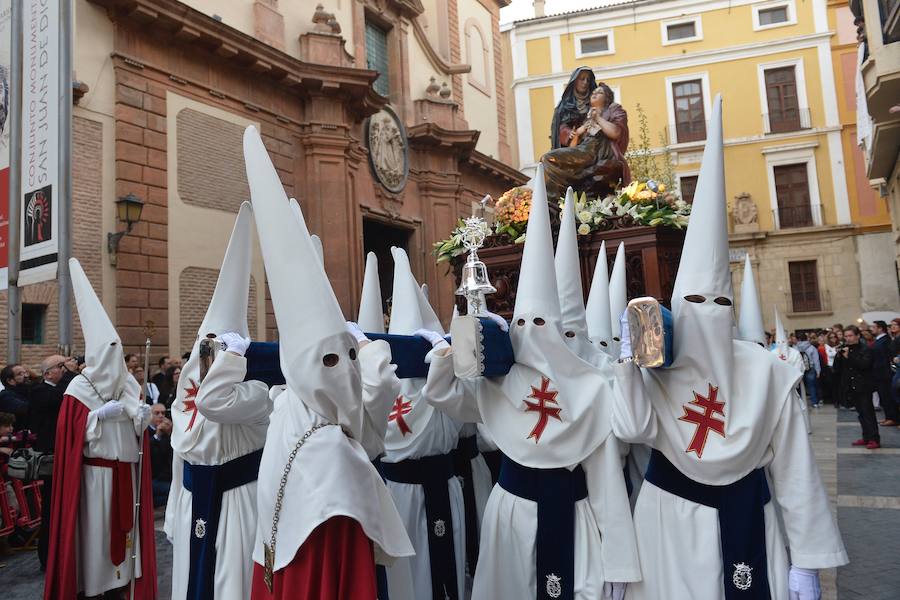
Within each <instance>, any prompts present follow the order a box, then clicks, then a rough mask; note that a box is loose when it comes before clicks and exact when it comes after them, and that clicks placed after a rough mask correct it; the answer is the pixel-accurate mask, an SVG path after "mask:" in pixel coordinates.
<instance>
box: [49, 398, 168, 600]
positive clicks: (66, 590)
mask: <svg viewBox="0 0 900 600" xmlns="http://www.w3.org/2000/svg"><path fill="white" fill-rule="evenodd" d="M89 413H90V411H89V410H88V408H87V406H85V405H84V404H83V403H82V402H81V401H79V400H78V399H77V398H75V397H74V396H71V395H66V396H65V397H64V398H63V404H62V407H61V409H60V413H59V421H58V425H57V428H56V453H55V456H54V461H53V496H52V498H46V499H45V502H51V503H52V506H51V509H50V523H49V525H50V534H51V538H50V548H49V553H48V556H47V574H46V576H45V581H44V600H76V598H77V597H78V594H79V592H82V591H84V577H85V573H83V572H80V569H81V566H80V565H79V560H81V557H80V556H79V552H80V551H79V549H78V548H79V546H81V547H82V548H84V547H85V545H86V544H85V540H82V539H80V538H81V536H82V535H87V533H86V532H83V531H80V526H79V518H80V514H81V513H82V512H84V511H85V510H92V509H94V506H92V505H89V506H82V502H81V501H82V498H83V497H84V495H85V493H86V490H85V489H83V486H82V482H83V481H84V480H85V474H84V473H83V472H82V471H83V470H84V469H86V468H90V469H95V470H96V469H102V468H96V467H88V466H87V465H85V464H84V458H85V457H84V452H85V444H86V440H85V438H86V433H85V432H86V430H87V429H88V424H89V423H88V421H89ZM129 421H130V419H129ZM142 437H143V446H144V448H143V451H144V456H145V460H144V461H143V464H142V469H141V507H140V515H139V517H138V529H139V533H138V543H139V547H140V557H139V561H138V567H139V569H140V573H141V575H140V577H138V579H137V581H136V583H135V598H137V599H138V600H154V599H155V598H156V542H155V538H154V530H153V484H152V481H151V477H150V445H149V442H148V438H147V435H146V432H144V434H143V436H142ZM135 470H136V469H134V468H132V475H133V474H134V471H135ZM123 509H127V510H133V506H132V505H130V504H129V506H128V507H123ZM96 510H98V511H103V507H102V506H97V507H96ZM108 515H109V511H105V514H101V515H100V516H101V517H102V518H104V519H108V518H109V516H108ZM82 527H83V525H82ZM87 542H88V543H90V544H91V545H92V547H96V548H97V553H98V554H99V556H100V557H102V559H104V560H107V561H108V559H109V556H110V539H109V538H108V537H107V538H106V539H97V540H87ZM130 561H131V552H130V548H127V547H126V548H125V564H127V565H128V568H129V569H130ZM110 568H114V567H113V566H112V563H110ZM123 570H124V569H123ZM91 575H92V576H96V575H97V574H96V573H94V574H91ZM128 583H129V580H128V579H127V578H126V577H124V576H123V578H122V581H121V585H122V586H125V585H127V584H128ZM109 589H114V588H109Z"/></svg>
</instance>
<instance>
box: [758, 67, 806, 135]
mask: <svg viewBox="0 0 900 600" xmlns="http://www.w3.org/2000/svg"><path fill="white" fill-rule="evenodd" d="M764 77H765V84H766V103H767V104H768V109H769V116H768V123H769V131H768V132H767V133H781V132H785V131H797V130H798V129H802V126H801V120H800V104H799V102H798V99H797V76H796V72H795V69H794V67H793V66H790V67H779V68H777V69H766V71H765V75H764Z"/></svg>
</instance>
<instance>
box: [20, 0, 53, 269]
mask: <svg viewBox="0 0 900 600" xmlns="http://www.w3.org/2000/svg"><path fill="white" fill-rule="evenodd" d="M22 33H23V47H22V156H21V161H20V164H21V166H22V198H20V201H21V215H22V217H21V218H22V221H21V223H20V225H21V235H20V242H19V244H20V245H19V252H20V258H19V260H20V263H19V268H20V269H21V270H20V272H19V285H20V286H23V285H27V284H30V283H36V282H39V281H48V280H52V279H56V263H57V253H58V246H59V243H58V235H59V227H58V221H59V216H58V215H57V212H56V207H57V198H56V195H57V194H58V192H59V168H58V167H59V161H58V148H59V0H22Z"/></svg>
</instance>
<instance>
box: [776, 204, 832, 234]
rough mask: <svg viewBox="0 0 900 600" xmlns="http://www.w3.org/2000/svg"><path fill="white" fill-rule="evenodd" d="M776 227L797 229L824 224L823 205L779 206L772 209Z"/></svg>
mask: <svg viewBox="0 0 900 600" xmlns="http://www.w3.org/2000/svg"><path fill="white" fill-rule="evenodd" d="M772 217H773V219H774V221H775V229H796V228H798V227H815V226H820V225H822V205H821V204H806V205H803V206H779V207H778V209H777V210H773V211H772Z"/></svg>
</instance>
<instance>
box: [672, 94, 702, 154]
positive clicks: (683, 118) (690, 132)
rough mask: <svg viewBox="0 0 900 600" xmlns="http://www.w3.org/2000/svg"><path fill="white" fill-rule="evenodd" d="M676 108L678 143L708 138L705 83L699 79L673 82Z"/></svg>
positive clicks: (676, 135) (673, 96)
mask: <svg viewBox="0 0 900 600" xmlns="http://www.w3.org/2000/svg"><path fill="white" fill-rule="evenodd" d="M672 102H673V104H674V108H675V137H676V140H677V142H678V143H682V142H696V141H700V140H705V139H706V114H705V111H704V109H703V83H702V81H701V80H699V79H694V80H692V81H679V82H675V83H673V84H672Z"/></svg>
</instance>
